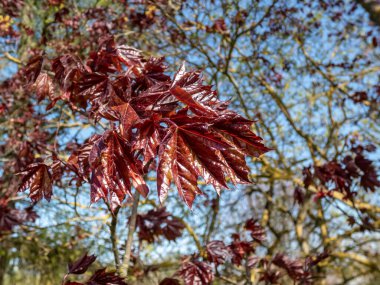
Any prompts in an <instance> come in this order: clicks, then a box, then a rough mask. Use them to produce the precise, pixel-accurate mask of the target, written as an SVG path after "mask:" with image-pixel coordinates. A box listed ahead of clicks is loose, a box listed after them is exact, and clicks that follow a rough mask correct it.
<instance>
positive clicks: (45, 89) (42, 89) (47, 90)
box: [35, 73, 54, 102]
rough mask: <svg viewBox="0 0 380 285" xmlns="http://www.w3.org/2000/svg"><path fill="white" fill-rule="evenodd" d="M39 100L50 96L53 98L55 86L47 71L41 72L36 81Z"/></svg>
mask: <svg viewBox="0 0 380 285" xmlns="http://www.w3.org/2000/svg"><path fill="white" fill-rule="evenodd" d="M35 86H36V93H37V99H38V102H40V101H42V100H43V99H44V98H46V97H49V98H50V99H53V95H54V88H53V82H52V80H51V78H50V77H49V76H48V75H47V74H46V73H40V74H39V75H38V77H37V79H36V82H35Z"/></svg>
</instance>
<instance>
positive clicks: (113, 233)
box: [110, 208, 120, 270]
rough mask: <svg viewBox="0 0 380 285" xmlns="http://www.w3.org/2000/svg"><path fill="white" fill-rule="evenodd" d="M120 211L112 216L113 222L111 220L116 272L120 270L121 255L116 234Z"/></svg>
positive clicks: (117, 210)
mask: <svg viewBox="0 0 380 285" xmlns="http://www.w3.org/2000/svg"><path fill="white" fill-rule="evenodd" d="M119 209H120V208H117V209H116V211H115V213H114V214H113V215H112V220H111V225H110V232H111V243H112V252H113V256H114V259H115V267H116V270H119V268H120V255H119V249H118V247H117V233H116V227H117V215H118V213H119Z"/></svg>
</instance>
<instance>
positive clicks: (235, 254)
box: [228, 234, 255, 265]
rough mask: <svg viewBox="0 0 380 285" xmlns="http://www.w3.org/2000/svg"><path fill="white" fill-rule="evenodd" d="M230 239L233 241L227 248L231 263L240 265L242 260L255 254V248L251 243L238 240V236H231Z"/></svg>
mask: <svg viewBox="0 0 380 285" xmlns="http://www.w3.org/2000/svg"><path fill="white" fill-rule="evenodd" d="M232 238H233V241H232V243H231V244H230V245H229V246H228V247H229V248H230V250H231V253H232V263H233V264H236V265H241V262H242V260H243V258H244V257H245V256H247V255H248V254H250V253H253V252H255V248H254V247H253V244H252V243H251V242H247V241H244V240H240V236H239V235H238V234H233V235H232Z"/></svg>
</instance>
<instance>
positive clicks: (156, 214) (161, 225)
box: [136, 207, 185, 243]
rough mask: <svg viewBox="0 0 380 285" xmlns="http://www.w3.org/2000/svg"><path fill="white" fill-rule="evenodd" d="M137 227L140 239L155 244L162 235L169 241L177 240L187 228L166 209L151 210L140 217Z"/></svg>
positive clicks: (138, 217)
mask: <svg viewBox="0 0 380 285" xmlns="http://www.w3.org/2000/svg"><path fill="white" fill-rule="evenodd" d="M136 226H137V228H138V236H139V239H140V240H146V241H147V242H149V243H153V242H154V241H155V239H156V238H157V237H158V236H161V235H162V236H164V237H165V238H166V239H167V240H169V241H170V240H176V239H177V238H178V237H180V236H181V234H182V230H183V229H184V228H185V226H184V225H183V223H182V222H181V221H180V220H179V219H178V218H175V217H173V216H172V215H171V214H170V213H169V212H167V211H166V208H165V207H163V208H160V209H157V210H156V209H153V210H150V211H148V212H147V213H146V214H144V215H141V214H140V215H138V216H137V220H136Z"/></svg>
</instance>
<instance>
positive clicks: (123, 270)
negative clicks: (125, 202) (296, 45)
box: [119, 191, 140, 278]
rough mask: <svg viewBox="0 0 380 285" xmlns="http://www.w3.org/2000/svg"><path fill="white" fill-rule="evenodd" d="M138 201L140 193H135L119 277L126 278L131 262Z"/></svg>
mask: <svg viewBox="0 0 380 285" xmlns="http://www.w3.org/2000/svg"><path fill="white" fill-rule="evenodd" d="M139 200H140V193H139V192H138V191H136V194H135V197H134V200H133V205H132V213H131V216H130V220H129V227H128V236H127V240H126V242H125V253H124V259H123V264H122V265H121V266H120V270H119V272H120V276H122V277H124V278H127V276H128V268H129V262H130V260H131V252H132V243H133V234H134V233H135V230H136V219H137V208H138V206H139Z"/></svg>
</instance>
